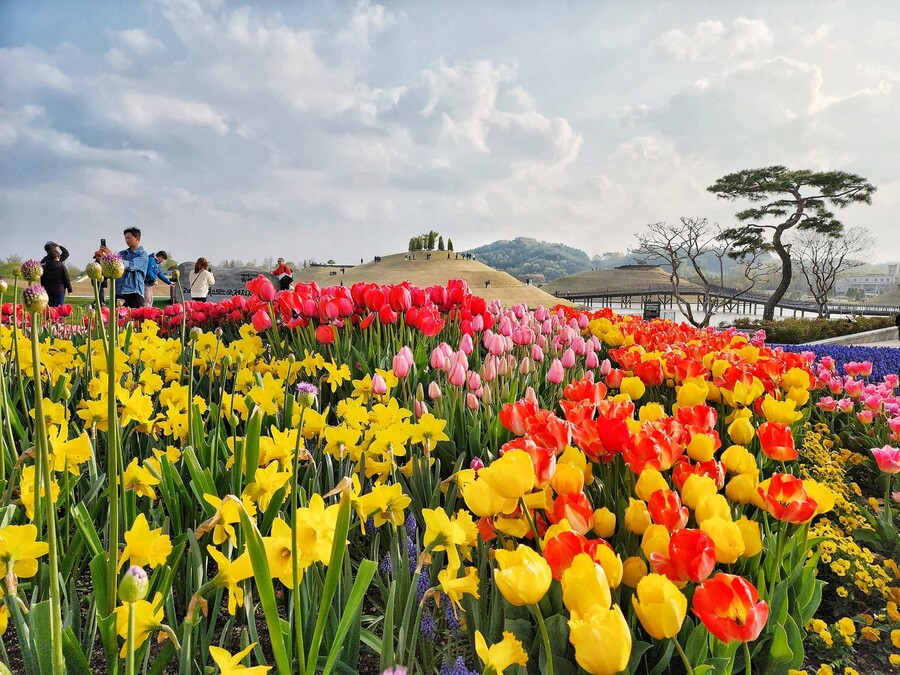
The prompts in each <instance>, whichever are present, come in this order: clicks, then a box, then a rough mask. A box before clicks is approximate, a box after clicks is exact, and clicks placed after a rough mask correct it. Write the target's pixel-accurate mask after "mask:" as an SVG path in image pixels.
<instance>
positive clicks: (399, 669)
mask: <svg viewBox="0 0 900 675" xmlns="http://www.w3.org/2000/svg"><path fill="white" fill-rule="evenodd" d="M407 672H408V671H407V670H406V666H394V667H393V668H388V669H387V670H384V671H382V672H381V675H406V674H407Z"/></svg>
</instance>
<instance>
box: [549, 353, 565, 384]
mask: <svg viewBox="0 0 900 675" xmlns="http://www.w3.org/2000/svg"><path fill="white" fill-rule="evenodd" d="M564 377H565V372H564V371H563V365H562V362H561V361H560V360H559V359H553V363H551V364H550V368H549V369H548V370H547V382H550V383H551V384H559V383H560V382H562V381H563V378H564Z"/></svg>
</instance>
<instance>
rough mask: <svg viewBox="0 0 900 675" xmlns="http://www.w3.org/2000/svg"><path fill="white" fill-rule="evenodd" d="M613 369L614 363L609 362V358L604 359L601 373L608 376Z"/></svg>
mask: <svg viewBox="0 0 900 675" xmlns="http://www.w3.org/2000/svg"><path fill="white" fill-rule="evenodd" d="M611 370H612V364H611V363H610V362H609V359H603V362H602V363H601V364H600V374H601V375H603V377H606V376H607V375H609V373H610V371H611Z"/></svg>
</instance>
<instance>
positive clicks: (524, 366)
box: [519, 356, 534, 375]
mask: <svg viewBox="0 0 900 675" xmlns="http://www.w3.org/2000/svg"><path fill="white" fill-rule="evenodd" d="M532 370H534V368H533V367H532V361H531V359H529V358H528V357H527V356H523V357H522V362H521V363H520V364H519V375H528V373H530V372H531V371H532Z"/></svg>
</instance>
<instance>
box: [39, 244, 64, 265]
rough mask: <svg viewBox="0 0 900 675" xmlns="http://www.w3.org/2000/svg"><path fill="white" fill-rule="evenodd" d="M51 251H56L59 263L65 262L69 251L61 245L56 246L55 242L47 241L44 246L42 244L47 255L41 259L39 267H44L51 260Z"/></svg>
mask: <svg viewBox="0 0 900 675" xmlns="http://www.w3.org/2000/svg"><path fill="white" fill-rule="evenodd" d="M51 249H56V252H57V253H58V254H59V255H58V256H57V258H58V260H59V262H65V261H66V259H67V258H68V257H69V249H67V248H66V247H65V246H63V245H62V244H57V243H56V242H55V241H48V242H47V243H46V244H44V253H46V254H47V255H45V256H44V257H43V258H41V265H46V264H47V263H48V262H50V261H51V260H53V257H52V251H51Z"/></svg>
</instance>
